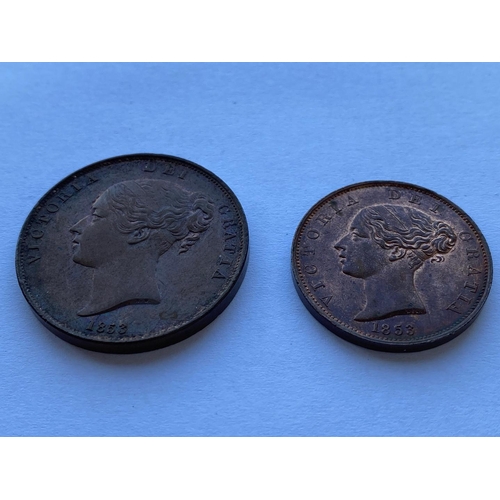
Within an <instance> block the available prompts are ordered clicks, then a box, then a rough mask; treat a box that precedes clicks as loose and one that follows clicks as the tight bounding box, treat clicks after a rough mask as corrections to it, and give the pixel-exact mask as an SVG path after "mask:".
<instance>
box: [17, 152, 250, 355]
mask: <svg viewBox="0 0 500 500" xmlns="http://www.w3.org/2000/svg"><path fill="white" fill-rule="evenodd" d="M247 255H248V228H247V222H246V219H245V215H244V213H243V210H242V208H241V205H240V203H239V202H238V200H237V198H236V196H235V195H234V194H233V192H232V191H231V190H230V189H229V187H228V186H227V185H226V184H225V183H224V182H223V181H221V180H220V179H219V178H218V177H217V176H215V175H214V174H212V173H211V172H209V171H208V170H206V169H204V168H203V167H200V166H199V165H196V164H195V163H192V162H190V161H187V160H183V159H181V158H176V157H173V156H166V155H156V154H134V155H127V156H120V157H116V158H111V159H108V160H104V161H100V162H97V163H94V164H92V165H89V166H88V167H85V168H83V169H81V170H78V171H77V172H75V173H74V174H72V175H70V176H69V177H66V178H65V179H64V180H62V181H61V182H59V184H57V185H56V186H55V187H54V188H53V189H51V190H50V191H49V192H48V193H47V194H46V195H45V196H44V197H43V198H42V199H41V200H40V201H39V202H38V203H37V205H36V206H35V208H34V209H33V210H32V211H31V213H30V214H29V216H28V218H27V220H26V222H25V223H24V226H23V228H22V230H21V234H20V236H19V241H18V245H17V251H16V271H17V277H18V281H19V285H20V287H21V290H22V292H23V294H24V296H25V298H26V300H27V301H28V303H29V304H30V306H31V307H32V308H33V310H34V311H35V313H36V315H37V317H38V318H39V319H40V320H41V321H42V322H43V323H44V324H45V325H46V326H47V327H48V328H49V329H50V330H51V331H52V332H54V333H55V334H56V335H58V336H59V337H61V338H62V339H64V340H66V341H68V342H70V343H71V344H74V345H77V346H80V347H83V348H85V349H90V350H94V351H101V352H110V353H134V352H142V351H149V350H153V349H158V348H160V347H165V346H167V345H170V344H174V343H176V342H179V341H181V340H184V339H186V338H187V337H189V336H191V335H193V334H194V333H196V332H197V331H199V330H200V329H202V328H204V327H205V326H206V325H208V324H209V323H210V322H211V321H213V320H214V319H215V318H216V317H217V316H218V315H219V314H220V313H221V312H222V311H223V310H224V309H225V308H226V307H227V305H228V304H229V303H230V302H231V300H232V299H233V297H234V296H235V294H236V292H237V290H238V288H239V286H240V285H241V282H242V280H243V277H244V274H245V270H246V265H247Z"/></svg>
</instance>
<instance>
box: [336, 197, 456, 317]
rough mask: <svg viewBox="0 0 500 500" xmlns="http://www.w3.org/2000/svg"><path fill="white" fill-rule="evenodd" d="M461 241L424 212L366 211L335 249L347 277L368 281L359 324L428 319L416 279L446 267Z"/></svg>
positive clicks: (389, 208) (393, 207) (381, 207)
mask: <svg viewBox="0 0 500 500" xmlns="http://www.w3.org/2000/svg"><path fill="white" fill-rule="evenodd" d="M456 241H457V236H456V234H455V232H454V231H453V229H452V228H451V227H450V226H449V225H448V224H446V223H444V222H441V221H438V220H435V219H433V218H432V217H430V216H428V215H427V214H425V213H424V212H422V211H421V210H417V209H414V208H408V207H404V206H398V205H375V206H371V207H367V208H364V209H362V210H360V211H359V212H358V213H357V215H356V216H355V217H354V218H353V220H352V222H351V224H350V228H349V232H348V234H346V235H345V236H344V237H343V238H341V239H340V240H339V241H338V242H337V243H335V244H334V247H335V249H336V250H337V251H338V254H339V258H340V263H341V268H342V272H343V273H344V274H346V275H348V276H352V277H354V278H359V279H361V280H363V285H364V292H365V305H364V308H363V310H361V311H360V312H359V313H358V314H357V315H356V316H355V318H354V319H355V320H356V321H372V320H379V319H383V318H389V317H392V316H396V315H402V314H426V313H427V310H426V307H425V305H424V303H423V301H422V299H421V298H420V296H419V294H418V291H417V289H416V287H415V275H416V274H417V273H418V272H420V271H421V269H423V268H424V266H426V265H428V264H426V263H427V262H429V264H431V263H432V264H433V263H437V262H441V261H443V260H444V255H446V254H448V253H449V252H451V251H452V250H453V248H454V246H455V243H456Z"/></svg>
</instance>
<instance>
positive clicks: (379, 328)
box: [372, 321, 415, 337]
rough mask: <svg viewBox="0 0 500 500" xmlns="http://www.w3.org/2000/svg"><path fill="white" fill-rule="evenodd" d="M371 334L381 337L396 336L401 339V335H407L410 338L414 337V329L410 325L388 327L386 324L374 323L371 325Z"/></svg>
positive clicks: (401, 324)
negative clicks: (380, 335) (379, 334)
mask: <svg viewBox="0 0 500 500" xmlns="http://www.w3.org/2000/svg"><path fill="white" fill-rule="evenodd" d="M372 326H373V328H372V332H374V333H381V334H382V335H387V336H389V335H396V336H398V337H402V336H403V335H405V336H406V335H408V336H410V337H412V336H413V335H415V327H414V326H413V325H412V324H411V323H408V324H406V325H405V324H404V323H400V324H398V325H392V326H391V325H388V324H387V323H379V322H378V321H375V322H373V323H372Z"/></svg>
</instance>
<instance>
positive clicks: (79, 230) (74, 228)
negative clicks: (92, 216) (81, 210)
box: [69, 216, 88, 234]
mask: <svg viewBox="0 0 500 500" xmlns="http://www.w3.org/2000/svg"><path fill="white" fill-rule="evenodd" d="M87 220H88V216H87V217H84V218H83V219H81V220H79V221H78V222H77V223H76V224H75V225H74V226H72V227H70V228H69V232H70V233H72V234H82V231H83V229H84V228H85V226H86V225H87Z"/></svg>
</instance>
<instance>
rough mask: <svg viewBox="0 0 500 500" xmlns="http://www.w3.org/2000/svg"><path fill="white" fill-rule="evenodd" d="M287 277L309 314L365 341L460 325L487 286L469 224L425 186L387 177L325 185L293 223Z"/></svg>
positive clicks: (427, 340)
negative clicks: (332, 186) (328, 187)
mask: <svg viewBox="0 0 500 500" xmlns="http://www.w3.org/2000/svg"><path fill="white" fill-rule="evenodd" d="M292 268H293V278H294V282H295V285H296V288H297V291H298V293H299V296H300V298H301V299H302V301H303V303H304V304H305V305H306V307H307V309H308V310H309V311H310V312H311V313H312V314H313V316H314V317H315V318H316V319H317V320H318V321H320V322H321V323H322V324H323V325H325V326H326V327H327V328H329V329H330V330H331V331H332V332H334V333H335V334H337V335H338V336H339V337H342V338H343V339H345V340H348V341H350V342H353V343H355V344H358V345H361V346H364V347H368V348H371V349H376V350H381V351H392V352H407V351H420V350H424V349H429V348H431V347H435V346H438V345H440V344H443V343H445V342H448V341H449V340H452V339H453V338H455V337H456V336H457V335H459V334H460V333H462V332H463V331H464V330H465V329H466V328H468V327H469V326H470V325H471V323H472V322H473V321H474V320H475V319H476V317H477V315H478V314H479V311H480V310H481V308H482V307H483V305H484V303H485V301H486V298H487V297H488V293H489V290H490V287H491V281H492V273H493V268H492V261H491V255H490V252H489V249H488V245H487V244H486V241H485V239H484V237H483V235H482V234H481V232H480V231H479V229H478V227H477V226H476V224H475V223H474V222H473V221H472V220H471V218H470V217H468V216H467V214H465V213H464V212H463V211H462V210H461V209H460V208H458V207H457V206H456V205H454V204H453V203H452V202H451V201H449V200H447V199H446V198H443V197H442V196H439V195H438V194H436V193H434V192H432V191H429V190H428V189H424V188H421V187H419V186H414V185H412V184H406V183H402V182H392V181H374V182H364V183H360V184H353V185H351V186H347V187H345V188H343V189H340V190H338V191H335V192H334V193H331V194H329V195H328V196H326V197H325V198H323V199H322V200H321V201H319V202H318V203H317V204H316V205H314V207H312V208H311V210H309V212H308V213H307V214H306V216H305V217H304V219H303V220H302V222H301V223H300V225H299V227H298V229H297V232H296V234H295V238H294V240H293V248H292Z"/></svg>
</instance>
